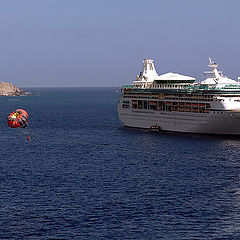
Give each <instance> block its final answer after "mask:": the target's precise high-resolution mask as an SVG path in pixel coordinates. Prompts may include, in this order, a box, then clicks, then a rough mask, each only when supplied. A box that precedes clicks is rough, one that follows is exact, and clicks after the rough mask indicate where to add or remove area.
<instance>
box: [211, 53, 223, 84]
mask: <svg viewBox="0 0 240 240" xmlns="http://www.w3.org/2000/svg"><path fill="white" fill-rule="evenodd" d="M208 59H209V65H208V66H209V67H210V68H211V69H212V76H211V78H213V79H214V81H215V82H216V83H218V80H219V79H220V78H221V75H220V74H219V72H218V70H217V67H218V64H216V63H215V62H214V61H213V60H212V59H211V58H210V57H209V58H208Z"/></svg>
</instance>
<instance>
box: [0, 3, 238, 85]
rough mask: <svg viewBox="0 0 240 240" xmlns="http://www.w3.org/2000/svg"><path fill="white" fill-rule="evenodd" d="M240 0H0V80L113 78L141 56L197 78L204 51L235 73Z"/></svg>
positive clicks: (130, 75) (124, 74) (120, 79)
mask: <svg viewBox="0 0 240 240" xmlns="http://www.w3.org/2000/svg"><path fill="white" fill-rule="evenodd" d="M239 12H240V1H238V0H236V1H234V0H223V1H220V0H211V1H210V0H39V1H37V0H21V1H20V0H7V1H6V0H0V81H8V82H12V83H14V84H17V85H18V86H29V87H31V86H60V87H61V86H79V87H81V86H121V85H122V84H124V83H130V82H132V81H133V80H134V79H135V76H136V74H138V73H139V72H140V71H141V69H142V60H143V59H144V58H152V59H154V60H155V67H156V69H157V71H158V73H159V74H162V73H166V72H168V71H172V72H179V73H182V74H187V75H190V76H195V77H197V78H198V79H199V80H200V79H203V78H204V75H203V71H205V70H208V67H207V65H208V57H209V56H211V57H212V58H213V59H214V60H215V61H216V62H217V63H218V64H219V67H220V69H221V70H223V73H224V74H225V75H227V76H229V77H231V78H234V79H236V78H237V76H238V75H240V13H239Z"/></svg>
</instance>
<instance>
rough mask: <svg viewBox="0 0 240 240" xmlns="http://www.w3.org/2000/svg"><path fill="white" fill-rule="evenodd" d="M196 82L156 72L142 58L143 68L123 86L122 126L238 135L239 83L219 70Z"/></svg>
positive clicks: (214, 65)
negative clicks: (133, 79) (131, 80)
mask: <svg viewBox="0 0 240 240" xmlns="http://www.w3.org/2000/svg"><path fill="white" fill-rule="evenodd" d="M209 67H210V68H211V71H209V72H206V74H207V75H208V76H207V78H206V79H205V80H204V81H202V82H200V83H198V82H195V78H193V77H190V76H185V75H181V74H178V73H172V72H169V73H165V74H162V75H158V73H157V72H156V70H155V67H154V64H153V60H151V59H144V60H143V70H142V72H140V74H139V75H137V77H136V80H135V81H134V82H133V83H132V84H130V85H124V86H123V87H122V95H121V98H120V101H119V104H118V114H119V118H120V120H121V121H122V123H123V124H124V125H125V126H128V127H137V128H147V129H151V128H154V129H156V128H157V129H161V130H166V131H177V132H190V133H210V134H236V135H239V134H240V83H239V82H238V81H235V80H232V79H230V78H228V77H226V76H224V75H223V74H222V72H221V71H218V65H217V64H216V63H214V62H213V61H212V60H211V59H210V58H209Z"/></svg>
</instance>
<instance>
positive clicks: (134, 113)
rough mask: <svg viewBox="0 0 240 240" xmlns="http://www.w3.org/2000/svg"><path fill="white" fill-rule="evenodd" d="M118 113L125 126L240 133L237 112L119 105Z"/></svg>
mask: <svg viewBox="0 0 240 240" xmlns="http://www.w3.org/2000/svg"><path fill="white" fill-rule="evenodd" d="M118 115H119V119H120V120H121V122H122V123H123V125H124V126H127V127H136V128H145V129H150V128H151V127H153V126H158V127H159V129H161V130H164V131H175V132H185V133H204V134H229V135H240V113H239V112H230V111H216V112H211V113H192V112H189V113H188V112H166V111H152V110H146V109H144V110H139V109H137V110H133V109H122V108H120V107H119V108H118Z"/></svg>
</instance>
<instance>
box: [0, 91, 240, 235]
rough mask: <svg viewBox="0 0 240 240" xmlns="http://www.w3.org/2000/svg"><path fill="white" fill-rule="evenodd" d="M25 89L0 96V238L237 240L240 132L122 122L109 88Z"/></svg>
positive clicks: (239, 216)
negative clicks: (15, 123)
mask: <svg viewBox="0 0 240 240" xmlns="http://www.w3.org/2000/svg"><path fill="white" fill-rule="evenodd" d="M31 91H32V95H31V96H26V97H0V105H1V108H0V109H1V110H0V129H1V130H0V146H1V154H0V239H84V240H85V239H240V138H237V137H223V136H206V135H191V134H176V133H151V132H148V131H143V130H136V129H127V128H123V127H122V126H121V123H120V122H119V120H118V116H117V102H118V98H119V93H116V89H114V88H105V89H104V88H99V89H97V88H75V89H71V88H66V89H64V88H58V89H54V88H51V89H31ZM16 108H24V109H26V110H27V111H28V112H29V115H30V125H29V127H28V130H24V131H23V130H21V129H9V128H8V127H7V123H6V117H7V116H8V114H9V113H10V112H11V111H12V110H14V109H16ZM27 131H28V132H27ZM28 133H30V134H31V136H32V141H31V142H28V141H27V140H26V136H27V134H28Z"/></svg>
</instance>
